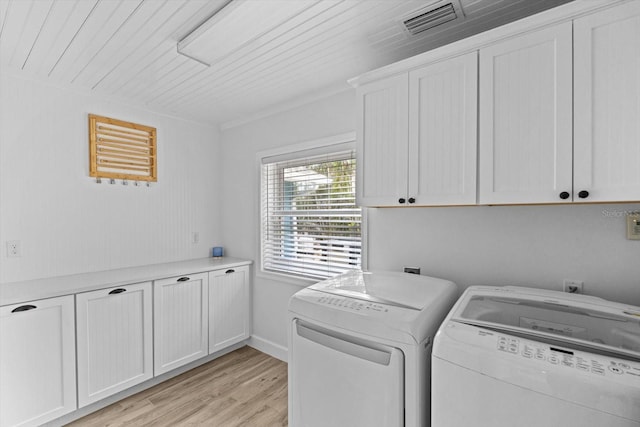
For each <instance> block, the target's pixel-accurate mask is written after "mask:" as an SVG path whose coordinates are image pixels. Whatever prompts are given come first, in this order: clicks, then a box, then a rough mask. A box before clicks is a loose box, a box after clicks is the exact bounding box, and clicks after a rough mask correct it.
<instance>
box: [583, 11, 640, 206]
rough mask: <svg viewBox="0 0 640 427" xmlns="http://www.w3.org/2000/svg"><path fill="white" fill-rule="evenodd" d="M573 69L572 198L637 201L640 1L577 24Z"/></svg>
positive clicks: (639, 188)
mask: <svg viewBox="0 0 640 427" xmlns="http://www.w3.org/2000/svg"><path fill="white" fill-rule="evenodd" d="M574 67H575V70H574V76H575V77H574V97H575V104H574V114H575V118H574V120H575V131H574V132H575V140H574V145H575V153H574V168H575V178H574V186H575V191H576V192H577V193H576V194H578V193H580V192H583V193H582V195H583V196H585V197H584V198H580V197H579V196H578V198H574V200H577V201H585V202H590V201H592V202H601V201H638V200H640V2H639V1H630V2H628V3H625V4H623V5H621V6H617V7H614V8H612V9H608V10H605V11H602V12H599V13H596V14H593V15H589V16H586V17H583V18H579V19H577V20H575V22H574ZM587 193H588V195H587Z"/></svg>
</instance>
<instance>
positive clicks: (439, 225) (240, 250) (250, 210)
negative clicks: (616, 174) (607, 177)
mask: <svg viewBox="0 0 640 427" xmlns="http://www.w3.org/2000/svg"><path fill="white" fill-rule="evenodd" d="M354 102H355V99H354V94H353V92H347V93H342V94H339V95H336V96H333V97H330V98H328V99H325V100H323V101H319V102H316V103H314V104H312V105H307V106H305V107H301V108H298V109H295V110H292V111H289V112H285V113H281V114H278V115H275V116H273V117H269V118H265V119H262V120H258V121H255V122H252V123H249V124H245V125H242V126H239V127H236V128H233V129H229V130H226V131H223V132H222V143H223V147H222V157H223V158H224V165H223V171H224V175H225V182H227V183H235V184H237V185H227V186H225V189H224V190H223V213H222V223H223V224H224V230H223V235H224V244H225V246H226V248H227V252H228V253H229V254H230V255H233V256H238V257H243V258H251V259H255V260H256V261H257V259H258V258H257V245H258V228H257V217H256V211H257V209H258V200H259V195H258V177H257V174H256V173H257V167H256V163H255V155H256V152H258V151H261V150H265V149H268V148H273V147H278V146H283V145H287V144H293V143H297V142H302V141H306V140H312V139H316V138H321V137H324V136H329V135H335V134H340V133H345V132H349V131H353V130H354V123H355V122H354V120H355V110H354ZM628 210H640V204H626V205H625V204H620V205H617V204H612V205H608V204H607V205H586V206H578V205H576V206H573V205H565V206H510V207H509V206H500V207H498V206H496V207H488V206H476V207H446V208H397V209H369V210H368V255H369V258H368V262H369V265H368V266H369V269H391V270H401V269H402V267H404V266H416V267H421V268H422V274H426V275H433V276H439V277H444V278H448V279H451V280H453V281H455V282H457V283H458V284H459V285H460V290H462V289H463V288H465V287H467V286H469V285H476V284H496V285H506V284H515V285H528V286H534V287H542V288H551V289H559V288H560V287H561V284H562V280H563V279H565V278H567V279H576V280H583V281H584V282H585V284H584V286H585V292H586V293H589V294H592V295H597V296H601V297H604V298H609V299H612V300H617V301H623V302H629V303H632V304H636V305H640V263H638V260H640V241H629V240H626V239H625V235H624V233H625V228H624V227H625V225H624V219H623V217H622V212H625V211H628ZM256 268H257V266H256ZM298 289H299V287H298V286H296V285H292V284H287V283H285V282H282V281H275V280H268V279H264V278H261V277H256V278H255V281H254V311H253V312H254V335H255V336H256V337H257V339H258V340H260V341H261V342H266V343H270V344H275V345H276V346H277V347H279V348H280V350H281V351H282V353H283V352H284V348H285V347H286V345H287V337H286V326H287V325H286V309H287V303H288V299H289V298H290V296H291V295H292V294H293V293H294V292H296V291H297V290H298Z"/></svg>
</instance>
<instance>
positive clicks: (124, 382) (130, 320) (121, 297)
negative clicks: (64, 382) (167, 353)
mask: <svg viewBox="0 0 640 427" xmlns="http://www.w3.org/2000/svg"><path fill="white" fill-rule="evenodd" d="M76 319H77V336H78V339H77V343H78V344H77V345H78V405H79V406H80V407H83V406H85V405H88V404H89V403H92V402H96V401H98V400H100V399H103V398H105V397H107V396H110V395H112V394H115V393H117V392H119V391H122V390H125V389H127V388H129V387H131V386H134V385H136V384H139V383H141V382H143V381H146V380H148V379H150V378H152V377H153V325H152V322H153V319H152V298H151V282H146V283H138V284H134V285H127V286H120V287H117V288H113V289H101V290H98V291H92V292H85V293H81V294H77V295H76Z"/></svg>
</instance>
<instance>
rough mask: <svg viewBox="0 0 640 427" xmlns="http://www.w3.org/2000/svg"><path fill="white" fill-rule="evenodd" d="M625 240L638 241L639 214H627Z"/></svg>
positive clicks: (639, 234) (639, 237)
mask: <svg viewBox="0 0 640 427" xmlns="http://www.w3.org/2000/svg"><path fill="white" fill-rule="evenodd" d="M627 239H629V240H640V212H634V213H630V214H627Z"/></svg>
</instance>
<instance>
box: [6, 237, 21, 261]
mask: <svg viewBox="0 0 640 427" xmlns="http://www.w3.org/2000/svg"><path fill="white" fill-rule="evenodd" d="M21 255H22V251H21V249H20V240H9V241H7V256H8V257H19V256H21Z"/></svg>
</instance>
